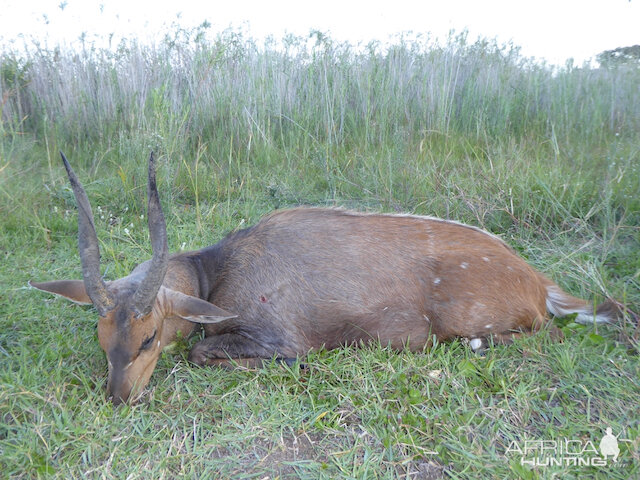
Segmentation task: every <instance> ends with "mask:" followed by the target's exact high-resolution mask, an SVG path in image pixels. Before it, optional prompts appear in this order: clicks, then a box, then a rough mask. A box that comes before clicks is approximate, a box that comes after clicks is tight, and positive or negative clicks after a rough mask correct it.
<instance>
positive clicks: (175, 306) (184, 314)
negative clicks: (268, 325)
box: [162, 287, 238, 323]
mask: <svg viewBox="0 0 640 480" xmlns="http://www.w3.org/2000/svg"><path fill="white" fill-rule="evenodd" d="M162 293H163V294H164V299H165V300H166V301H167V306H168V308H169V312H170V313H171V314H173V315H177V316H178V317H180V318H184V319H185V320H189V321H190V322H195V323H219V322H222V321H224V320H229V319H230V318H236V317H237V316H238V315H234V314H233V313H229V312H227V311H226V310H223V309H222V308H220V307H216V306H215V305H214V304H213V303H209V302H206V301H204V300H201V299H199V298H196V297H192V296H191V295H185V294H184V293H181V292H177V291H176V290H171V289H170V288H166V287H163V288H162Z"/></svg>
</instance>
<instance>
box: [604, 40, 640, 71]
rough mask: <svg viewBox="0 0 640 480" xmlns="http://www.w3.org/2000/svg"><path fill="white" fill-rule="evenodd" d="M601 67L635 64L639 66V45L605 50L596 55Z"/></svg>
mask: <svg viewBox="0 0 640 480" xmlns="http://www.w3.org/2000/svg"><path fill="white" fill-rule="evenodd" d="M596 59H597V60H598V62H599V63H600V66H601V67H602V68H610V67H619V66H622V65H635V66H638V67H640V45H632V46H630V47H619V48H616V49H614V50H605V51H604V52H602V53H599V54H598V55H597V56H596Z"/></svg>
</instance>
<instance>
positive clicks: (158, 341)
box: [158, 340, 160, 348]
mask: <svg viewBox="0 0 640 480" xmlns="http://www.w3.org/2000/svg"><path fill="white" fill-rule="evenodd" d="M158 348H160V340H158Z"/></svg>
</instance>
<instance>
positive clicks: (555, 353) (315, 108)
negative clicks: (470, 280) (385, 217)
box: [0, 27, 640, 479]
mask: <svg viewBox="0 0 640 480" xmlns="http://www.w3.org/2000/svg"><path fill="white" fill-rule="evenodd" d="M205 30H206V28H205V27H203V28H202V29H199V30H195V31H190V32H186V31H180V30H177V31H175V32H173V33H172V34H171V36H168V37H167V38H166V39H165V40H164V41H163V42H160V43H159V44H157V45H155V46H143V45H139V44H137V43H136V42H126V43H123V44H121V45H120V46H119V47H118V48H117V49H114V50H113V51H105V50H101V49H98V48H95V47H92V46H91V45H87V46H86V48H85V49H83V50H82V51H77V52H70V51H66V50H64V49H58V48H51V49H48V48H45V47H42V46H38V45H31V46H30V47H28V48H27V49H26V50H20V51H17V50H16V51H4V52H2V54H1V57H0V62H1V63H0V88H1V89H2V91H1V93H2V96H1V98H2V104H1V105H2V106H1V108H2V110H1V115H2V117H1V119H2V123H1V124H0V219H1V220H0V254H1V255H2V262H1V263H0V285H2V287H3V288H2V291H1V292H0V477H2V478H56V477H57V478H122V479H136V478H179V477H186V478H190V477H191V478H257V479H265V478H271V479H275V478H283V479H284V478H313V479H316V478H357V479H360V478H415V479H437V478H469V479H477V478H524V479H536V478H552V477H555V476H557V477H562V478H602V479H605V478H607V479H609V478H613V479H629V478H640V402H639V400H638V399H640V358H639V356H638V354H639V353H640V346H639V343H638V328H637V326H636V324H635V323H634V322H633V318H632V315H626V316H625V317H624V318H623V319H621V320H620V322H619V323H618V324H616V325H607V326H598V327H597V328H596V327H595V326H586V327H584V326H579V325H577V324H575V323H573V322H572V321H571V318H565V319H557V320H556V322H557V323H558V324H559V325H560V326H561V327H562V328H563V330H564V333H565V337H566V338H565V340H564V342H562V343H554V342H552V341H551V340H550V339H549V338H548V336H547V335H546V334H545V333H542V334H539V335H536V336H533V337H529V338H525V339H521V340H518V341H516V342H515V343H514V344H513V345H509V346H497V347H495V348H491V349H489V350H488V352H487V353H486V355H484V356H478V355H475V354H473V353H472V352H471V351H470V349H469V348H468V347H467V346H466V345H464V344H463V343H460V342H453V343H448V344H439V345H436V346H434V347H433V348H431V349H430V350H426V351H424V352H422V353H411V352H397V351H391V350H389V349H388V348H385V346H384V345H382V346H380V345H377V346H376V345H373V346H368V347H364V348H343V349H340V350H336V351H321V352H314V353H312V354H310V355H309V357H308V358H305V359H304V363H305V364H306V366H307V367H308V368H306V369H300V368H298V367H297V366H295V365H294V366H283V365H277V364H273V365H270V366H266V367H265V368H263V369H260V370H237V371H226V370H218V369H213V368H212V369H203V368H196V367H193V366H191V365H189V364H188V363H187V361H186V355H187V354H188V351H189V346H190V345H191V344H192V343H193V342H194V341H195V339H193V338H190V339H184V340H181V341H180V342H178V343H177V344H175V345H174V346H173V347H172V348H170V349H167V350H165V352H164V353H163V356H162V357H161V359H160V361H159V363H158V366H157V367H156V370H155V372H154V375H153V377H152V379H151V383H150V384H149V387H148V389H147V392H146V393H145V395H144V396H143V398H142V401H141V402H139V403H138V404H136V405H131V406H124V407H119V408H114V407H113V406H112V405H111V404H109V403H107V402H106V401H105V391H104V390H105V383H106V371H107V365H106V359H105V357H104V354H103V352H102V351H101V349H100V347H99V345H98V342H97V332H96V319H97V316H96V313H95V311H94V310H93V309H92V308H89V307H79V306H77V305H74V304H71V303H67V302H65V301H63V300H60V299H56V298H51V297H49V296H46V295H45V294H43V293H42V292H38V291H35V290H32V289H29V288H28V287H27V281H28V280H30V279H34V280H49V279H62V278H80V276H81V269H80V261H79V258H78V255H77V247H76V232H77V230H76V213H75V202H74V200H73V195H72V193H71V190H70V188H69V187H68V183H67V180H66V177H65V175H64V169H63V168H62V165H61V163H60V161H59V155H58V150H63V151H64V152H65V153H66V155H67V157H68V158H69V160H70V161H71V162H72V164H73V165H74V168H75V169H76V171H77V172H78V174H79V176H80V179H81V181H82V182H83V184H84V185H85V188H86V190H87V193H88V195H89V198H90V199H91V202H92V205H93V208H94V214H95V216H96V227H97V230H98V236H99V238H100V241H101V249H102V266H103V271H104V272H105V276H106V277H107V278H109V279H113V278H117V277H119V276H123V275H126V274H127V273H128V272H129V271H130V270H131V268H132V267H133V266H134V265H135V264H136V263H138V262H141V261H143V260H146V259H147V258H149V256H150V245H149V243H148V233H147V231H146V219H145V218H144V214H145V203H146V200H145V194H146V188H145V178H146V177H145V169H146V159H147V158H148V154H149V151H150V150H152V149H153V150H154V151H155V152H156V154H157V155H158V156H159V188H160V195H161V198H162V202H163V207H164V210H165V215H166V217H167V224H168V234H169V244H170V247H171V249H172V250H173V251H177V250H181V249H182V250H189V249H196V248H200V247H202V246H205V245H209V244H212V243H215V242H216V241H218V240H219V239H220V238H222V237H223V236H224V235H225V234H226V233H228V232H230V231H233V230H235V229H237V228H242V227H243V226H247V225H251V224H253V223H255V222H256V221H257V220H258V219H259V218H260V217H261V216H262V215H264V214H266V213H268V212H270V211H272V210H274V209H277V208H285V207H288V206H294V205H328V206H345V207H349V208H354V209H358V210H362V211H385V212H405V213H415V214H428V215H435V216H440V217H443V218H450V219H455V220H458V221H463V222H466V223H470V224H472V225H476V226H479V227H482V228H485V229H487V230H489V231H491V232H493V233H495V234H497V235H499V236H500V237H501V238H503V239H504V240H505V241H506V242H507V243H509V244H510V245H511V246H513V247H514V248H515V249H516V250H517V251H518V253H519V254H520V255H522V256H523V257H524V258H525V259H526V260H527V261H528V262H529V263H530V264H532V265H533V266H535V267H536V268H538V269H539V270H541V271H543V272H545V273H546V274H547V275H549V276H550V277H551V278H553V279H554V280H555V281H556V282H558V283H559V284H560V285H561V286H562V287H563V288H564V289H566V290H567V291H569V292H571V293H572V294H574V295H576V296H582V297H584V298H589V299H594V301H595V302H599V301H602V300H603V299H604V298H605V297H612V298H615V299H617V300H619V301H620V302H622V303H623V304H624V305H626V306H627V308H629V309H631V310H635V311H637V310H638V305H640V289H639V286H640V254H639V253H640V195H639V194H640V89H638V85H640V70H639V69H637V68H631V67H625V68H617V69H607V70H605V69H586V68H577V67H575V66H571V65H568V66H567V67H566V68H562V69H553V68H551V67H549V66H545V65H538V64H534V63H532V62H531V61H529V60H527V59H525V58H522V57H521V56H520V55H519V53H518V50H517V49H514V48H511V47H508V46H507V47H505V46H498V45H494V44H493V43H491V42H478V43H474V44H468V43H467V42H466V39H465V38H464V35H461V36H458V37H452V38H451V39H450V41H449V42H448V43H446V44H443V45H437V44H433V43H431V42H429V41H426V40H421V39H420V38H417V39H411V40H407V39H404V40H403V39H398V41H397V43H396V44H395V45H394V46H392V47H390V48H388V49H383V48H382V47H380V46H377V45H374V44H372V45H369V46H368V47H366V48H362V49H356V48H354V47H352V46H350V45H346V44H338V43H335V42H333V41H332V40H331V39H330V38H328V37H326V36H324V35H322V34H320V33H315V34H313V35H312V36H311V37H310V38H294V37H290V38H287V39H285V40H284V41H283V43H282V45H277V44H276V42H267V43H265V44H260V45H258V44H256V42H254V41H252V40H251V39H248V38H246V37H243V36H242V35H240V34H238V33H235V32H232V31H229V32H225V33H224V34H221V35H220V36H218V37H217V38H216V39H214V40H207V38H208V37H207V36H206V35H204V33H206V32H205ZM607 427H611V428H612V431H613V433H614V434H615V435H618V436H619V446H620V456H619V458H618V461H617V462H616V463H613V462H612V461H611V459H609V461H608V462H607V465H606V466H598V465H596V466H593V465H589V466H585V465H572V464H571V463H570V462H566V461H563V462H562V463H561V465H551V466H541V465H537V466H531V465H530V464H527V463H526V462H525V463H524V464H522V462H521V457H522V456H523V455H520V454H519V453H518V452H517V448H518V447H519V448H521V449H523V448H525V442H526V441H529V442H530V443H529V448H530V449H531V448H534V447H535V446H536V444H535V443H531V442H535V441H539V442H540V441H545V442H546V443H545V444H544V446H545V447H546V448H547V450H546V453H545V454H542V455H541V454H539V450H534V451H531V450H530V451H529V452H528V453H527V454H526V455H525V457H526V458H525V460H529V459H531V458H532V457H540V458H541V460H543V459H544V458H549V457H553V458H554V459H555V458H560V457H562V456H563V455H561V454H560V453H559V450H554V449H553V448H554V447H553V445H554V444H553V443H552V442H553V441H555V442H558V445H559V444H562V442H564V441H565V439H566V440H569V441H570V443H569V445H570V450H571V449H573V450H571V451H570V454H569V455H568V456H569V457H571V454H572V453H575V451H576V449H577V450H579V451H582V450H583V449H585V451H584V452H583V453H582V455H580V457H581V458H591V457H594V456H599V452H593V451H591V450H590V446H592V445H593V446H595V448H598V445H599V442H600V439H601V438H602V437H603V435H604V432H605V429H606V428H607ZM590 442H591V443H590ZM565 456H566V455H565Z"/></svg>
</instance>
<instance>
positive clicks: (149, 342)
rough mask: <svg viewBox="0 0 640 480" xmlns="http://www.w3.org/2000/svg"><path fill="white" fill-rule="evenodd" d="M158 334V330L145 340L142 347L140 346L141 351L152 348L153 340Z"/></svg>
mask: <svg viewBox="0 0 640 480" xmlns="http://www.w3.org/2000/svg"><path fill="white" fill-rule="evenodd" d="M156 332H157V330H154V331H153V333H152V334H151V336H150V337H147V338H145V339H144V341H143V342H142V345H140V351H142V350H148V349H149V348H150V347H151V345H152V344H153V339H154V338H156Z"/></svg>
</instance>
